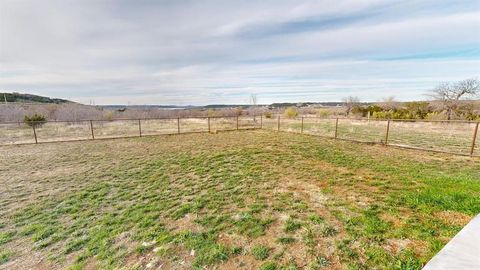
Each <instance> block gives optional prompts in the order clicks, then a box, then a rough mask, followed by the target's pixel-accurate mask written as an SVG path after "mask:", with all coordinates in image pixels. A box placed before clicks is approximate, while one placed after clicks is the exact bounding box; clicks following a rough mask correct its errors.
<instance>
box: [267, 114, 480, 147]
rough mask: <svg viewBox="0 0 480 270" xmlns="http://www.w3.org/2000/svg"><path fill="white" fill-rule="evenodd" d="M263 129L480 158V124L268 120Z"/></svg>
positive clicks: (309, 118) (321, 119) (314, 119)
mask: <svg viewBox="0 0 480 270" xmlns="http://www.w3.org/2000/svg"><path fill="white" fill-rule="evenodd" d="M263 128H266V129H271V130H276V131H286V132H297V133H303V134H310V135H317V136H323V137H329V138H335V139H342V140H349V141H356V142H365V143H376V144H383V145H388V146H396V147H403V148H411V149H421V150H428V151H435V152H444V153H450V154H457V155H465V156H480V147H478V142H479V140H480V138H479V137H480V132H479V122H473V121H423V120H403V119H401V120H400V119H394V120H377V119H375V120H371V119H370V120H368V119H344V118H336V119H325V118H318V117H297V118H283V117H274V118H267V119H265V120H264V121H263Z"/></svg>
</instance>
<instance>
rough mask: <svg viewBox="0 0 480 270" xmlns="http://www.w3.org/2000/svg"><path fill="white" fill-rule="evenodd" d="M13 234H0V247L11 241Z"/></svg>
mask: <svg viewBox="0 0 480 270" xmlns="http://www.w3.org/2000/svg"><path fill="white" fill-rule="evenodd" d="M14 235H15V232H12V231H10V232H0V245H3V244H6V243H8V242H10V241H12V239H13V236H14Z"/></svg>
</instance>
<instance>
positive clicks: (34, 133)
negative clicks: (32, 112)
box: [32, 122, 38, 144]
mask: <svg viewBox="0 0 480 270" xmlns="http://www.w3.org/2000/svg"><path fill="white" fill-rule="evenodd" d="M32 128H33V137H35V144H38V141H37V131H36V130H35V122H33V124H32Z"/></svg>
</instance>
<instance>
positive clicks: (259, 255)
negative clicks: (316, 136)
mask: <svg viewBox="0 0 480 270" xmlns="http://www.w3.org/2000/svg"><path fill="white" fill-rule="evenodd" d="M269 252H270V249H269V248H268V247H265V246H261V245H259V246H254V247H253V248H252V256H253V257H254V258H255V259H257V260H265V259H266V258H268V253H269Z"/></svg>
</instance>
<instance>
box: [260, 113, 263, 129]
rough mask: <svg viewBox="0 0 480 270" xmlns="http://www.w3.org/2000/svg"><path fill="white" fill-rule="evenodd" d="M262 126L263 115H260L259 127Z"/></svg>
mask: <svg viewBox="0 0 480 270" xmlns="http://www.w3.org/2000/svg"><path fill="white" fill-rule="evenodd" d="M262 128H263V115H260V129H262Z"/></svg>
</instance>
